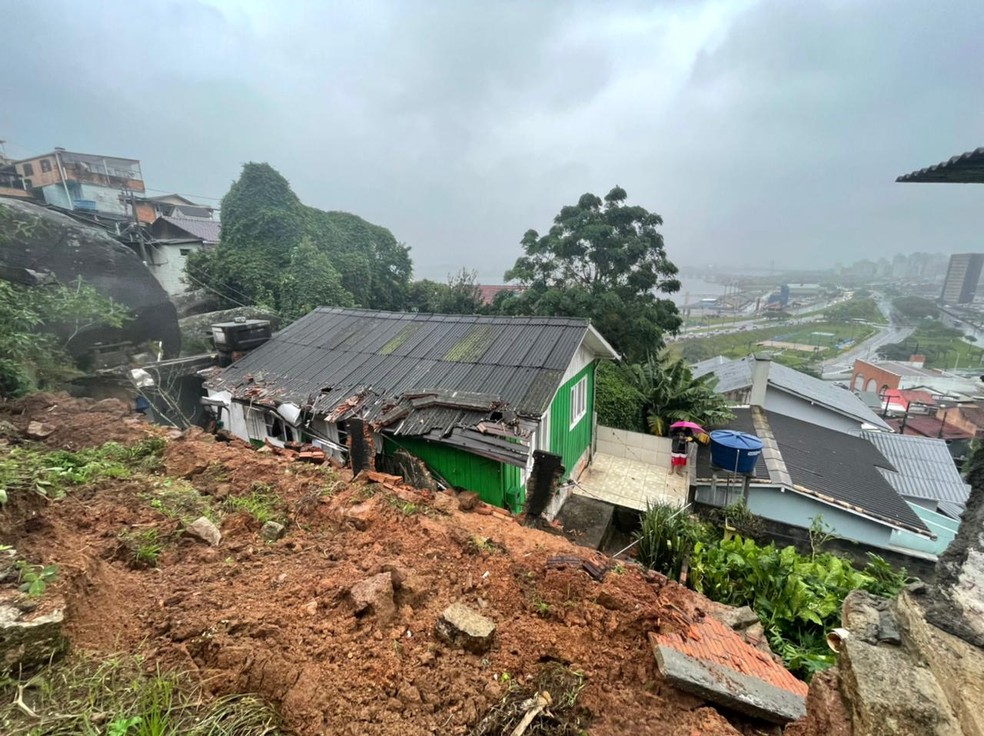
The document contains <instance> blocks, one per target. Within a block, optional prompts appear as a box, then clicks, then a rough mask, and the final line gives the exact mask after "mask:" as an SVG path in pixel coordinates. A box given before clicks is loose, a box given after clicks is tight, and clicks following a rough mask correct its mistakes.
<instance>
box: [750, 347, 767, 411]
mask: <svg viewBox="0 0 984 736" xmlns="http://www.w3.org/2000/svg"><path fill="white" fill-rule="evenodd" d="M771 365H772V358H771V357H770V356H769V355H766V354H764V353H759V354H756V355H755V356H754V360H753V362H752V392H751V396H750V397H749V400H748V403H749V404H751V405H752V406H761V407H762V408H763V409H764V408H765V394H766V391H767V390H768V387H769V367H770V366H771Z"/></svg>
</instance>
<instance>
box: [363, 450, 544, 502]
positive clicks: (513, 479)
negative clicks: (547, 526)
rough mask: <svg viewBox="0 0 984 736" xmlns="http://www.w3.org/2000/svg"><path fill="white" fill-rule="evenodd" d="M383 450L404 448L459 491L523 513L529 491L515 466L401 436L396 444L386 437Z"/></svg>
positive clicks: (388, 453) (387, 452)
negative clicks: (524, 486) (465, 491)
mask: <svg viewBox="0 0 984 736" xmlns="http://www.w3.org/2000/svg"><path fill="white" fill-rule="evenodd" d="M397 443H399V444H397ZM383 448H384V451H385V452H386V454H387V455H392V454H394V453H395V452H396V451H397V450H398V449H400V448H403V449H404V450H406V451H407V452H409V453H410V454H411V455H414V456H415V457H418V458H420V459H421V460H423V461H424V462H425V463H426V464H427V466H428V467H429V468H431V469H432V470H433V471H434V472H436V473H437V474H438V475H440V476H441V477H442V478H444V480H446V481H447V482H448V483H450V484H451V485H452V486H454V487H455V488H463V489H465V490H467V491H474V492H475V493H477V494H478V495H479V496H480V497H481V499H482V500H483V501H485V502H486V503H489V504H492V505H493V506H499V507H500V508H504V509H509V510H510V511H511V512H513V513H519V512H520V511H522V509H523V504H525V503H526V489H525V488H523V486H522V484H521V483H520V468H517V467H516V466H514V465H505V464H503V463H498V462H496V461H495V460H489V459H488V458H484V457H479V456H478V455H472V454H471V453H468V452H465V451H463V450H459V449H457V448H454V447H448V446H447V445H442V444H441V443H439V442H429V441H427V440H421V439H417V438H413V437H400V438H399V439H398V440H395V441H394V440H393V439H391V438H389V437H386V436H384V437H383Z"/></svg>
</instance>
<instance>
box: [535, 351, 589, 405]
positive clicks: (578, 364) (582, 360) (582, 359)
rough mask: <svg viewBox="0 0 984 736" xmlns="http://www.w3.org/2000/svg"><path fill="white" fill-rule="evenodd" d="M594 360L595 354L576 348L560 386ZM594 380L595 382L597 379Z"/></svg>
mask: <svg viewBox="0 0 984 736" xmlns="http://www.w3.org/2000/svg"><path fill="white" fill-rule="evenodd" d="M594 359H595V354H594V353H592V352H591V351H590V350H588V349H587V348H586V347H584V345H583V344H582V345H581V346H580V347H578V349H577V352H576V353H575V354H574V357H573V358H571V363H570V365H568V366H567V370H566V371H565V372H564V377H563V378H561V379H560V385H561V386H563V385H564V384H565V383H567V382H568V381H569V380H571V379H572V378H574V376H576V375H577V374H578V373H580V372H581V371H583V370H584V369H585V368H586V367H587V366H588V365H589V364H590V363H591V361H593V360H594ZM595 380H597V377H596V378H595ZM547 413H548V414H549V413H550V410H549V409H547Z"/></svg>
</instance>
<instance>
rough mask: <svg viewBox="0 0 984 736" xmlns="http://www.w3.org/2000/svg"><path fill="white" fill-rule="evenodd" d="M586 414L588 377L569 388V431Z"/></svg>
mask: <svg viewBox="0 0 984 736" xmlns="http://www.w3.org/2000/svg"><path fill="white" fill-rule="evenodd" d="M587 413H588V377H587V376H585V377H584V378H582V379H581V380H580V381H578V382H577V383H575V384H574V385H573V386H572V387H571V429H574V425H575V424H577V423H578V422H580V421H581V420H582V419H583V418H584V415H585V414H587Z"/></svg>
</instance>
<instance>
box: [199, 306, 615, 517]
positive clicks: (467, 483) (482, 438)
mask: <svg viewBox="0 0 984 736" xmlns="http://www.w3.org/2000/svg"><path fill="white" fill-rule="evenodd" d="M617 357H618V355H617V353H616V352H615V351H614V350H613V349H612V347H611V346H610V345H609V344H608V343H607V342H606V341H605V339H604V338H603V337H602V336H601V335H600V334H599V333H598V331H597V330H596V329H595V328H594V327H592V326H591V325H590V323H589V322H588V321H587V320H583V319H570V318H564V317H485V316H476V315H469V316H460V315H439V314H414V313H397V312H376V311H370V310H362V309H338V308H320V309H316V310H315V311H313V312H311V313H310V314H308V315H307V316H305V317H303V318H301V319H300V320H298V321H297V322H295V323H293V324H292V325H290V326H289V327H287V328H286V329H284V330H282V331H280V332H278V333H276V334H275V335H274V336H273V337H272V339H270V340H269V341H268V342H266V343H265V344H263V345H261V346H260V347H258V348H256V349H255V350H253V351H252V352H250V353H247V354H246V355H245V356H244V357H243V358H241V359H240V360H238V361H236V362H235V363H233V364H232V365H230V366H229V367H227V368H225V369H223V370H221V371H220V372H218V373H217V374H215V375H213V376H212V377H211V378H210V379H209V380H207V381H206V383H205V386H206V388H207V390H208V395H209V400H210V403H213V404H217V405H219V416H220V420H221V422H222V423H223V425H224V426H225V427H227V428H228V429H229V430H230V431H231V432H232V433H233V434H235V435H237V436H239V437H241V438H243V439H247V440H250V441H252V442H254V443H263V442H270V443H272V444H274V445H282V444H283V443H285V442H288V441H297V440H310V441H314V442H315V443H317V444H319V445H320V446H322V447H324V448H326V450H328V451H330V452H332V453H333V454H334V455H335V456H336V457H338V458H340V459H343V460H344V459H345V458H346V456H347V453H348V447H347V445H348V442H347V440H348V435H349V430H350V429H352V428H353V426H355V427H358V426H359V425H360V422H359V421H355V420H361V422H364V423H365V425H364V426H365V427H366V428H367V429H368V432H369V434H370V435H371V438H372V441H373V443H374V451H375V453H376V454H379V455H386V456H392V455H394V454H396V453H397V452H398V451H399V450H404V451H406V452H407V453H409V454H411V455H412V456H414V457H416V458H418V459H419V460H422V461H423V462H424V463H425V464H426V465H427V467H428V469H429V470H431V471H432V473H433V475H434V476H435V477H436V478H437V479H438V480H443V482H444V483H446V484H447V485H449V486H452V487H455V488H462V489H467V490H471V491H475V492H477V493H478V494H479V495H480V496H481V497H482V499H483V500H485V501H486V502H488V503H491V504H494V505H497V506H501V507H504V508H508V509H510V510H513V511H518V510H519V509H521V508H522V507H523V504H524V502H525V484H526V480H527V477H528V474H529V473H530V472H531V471H532V469H533V461H534V452H536V451H538V450H542V451H546V452H549V453H553V454H555V455H557V456H559V457H560V458H561V462H562V464H563V467H564V472H563V475H564V477H565V478H566V477H569V476H570V475H571V474H572V473H574V474H575V475H576V474H578V473H579V472H580V470H581V469H583V467H584V466H586V465H587V463H588V462H589V460H590V458H591V448H592V443H593V440H594V432H595V429H594V381H595V368H596V366H597V364H598V361H599V360H606V359H615V358H617Z"/></svg>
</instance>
